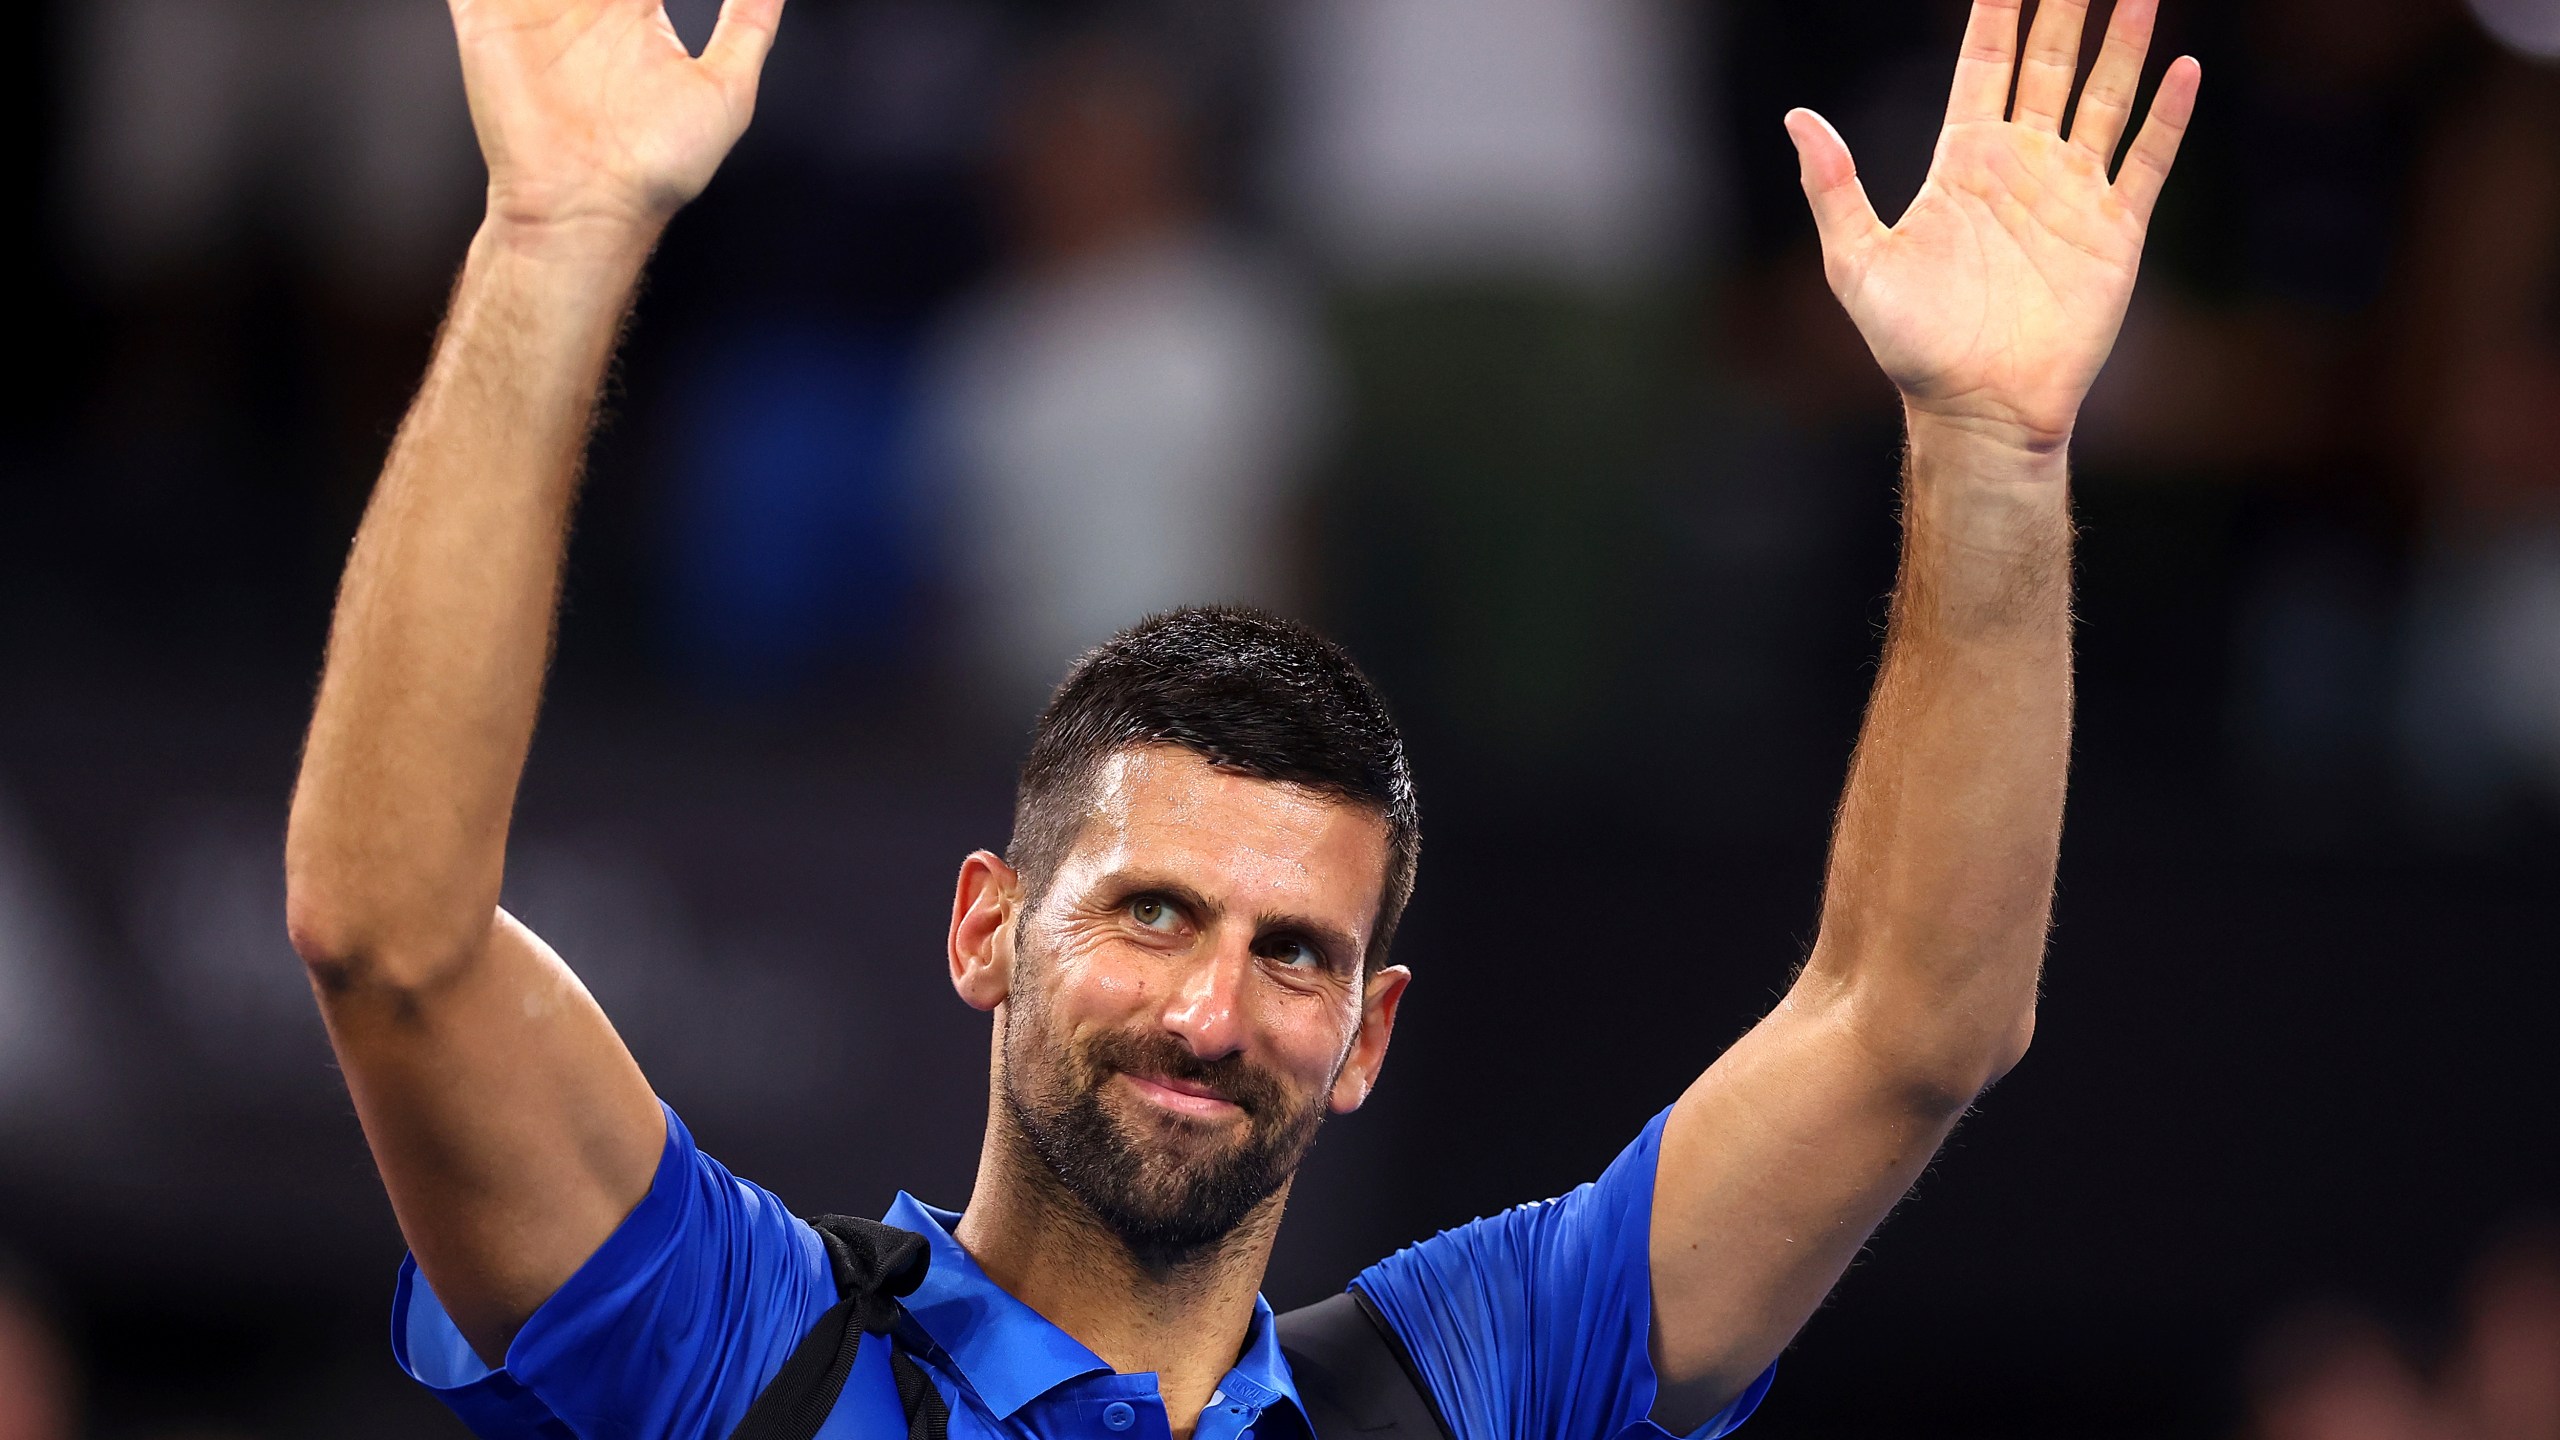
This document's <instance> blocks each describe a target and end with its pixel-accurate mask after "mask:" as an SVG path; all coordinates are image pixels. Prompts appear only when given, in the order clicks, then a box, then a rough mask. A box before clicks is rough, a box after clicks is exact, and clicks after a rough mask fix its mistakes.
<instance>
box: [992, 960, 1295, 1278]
mask: <svg viewBox="0 0 2560 1440" xmlns="http://www.w3.org/2000/svg"><path fill="white" fill-rule="evenodd" d="M1038 1024H1039V1021H1038V1019H1037V1018H1036V1017H1035V1015H1034V1014H1033V1012H1032V1010H1031V1009H1027V1008H1025V1007H1021V1006H1018V1005H1017V1006H1014V1007H1009V1008H1008V1009H1007V1011H1006V1014H1005V1054H1006V1060H1005V1067H1004V1087H1003V1096H1004V1105H1005V1109H1006V1111H1007V1112H1008V1113H1009V1114H1010V1115H1011V1117H1012V1120H1013V1128H1014V1130H1015V1131H1016V1132H1017V1133H1018V1134H1020V1135H1021V1136H1022V1138H1023V1140H1024V1141H1025V1142H1026V1143H1027V1144H1028V1145H1029V1146H1030V1148H1031V1152H1032V1154H1033V1156H1034V1157H1036V1158H1037V1159H1038V1161H1039V1163H1040V1165H1041V1167H1042V1168H1043V1169H1045V1170H1047V1171H1048V1172H1049V1174H1050V1175H1052V1176H1054V1177H1055V1178H1056V1179H1057V1182H1058V1184H1059V1185H1060V1187H1061V1188H1063V1189H1064V1190H1065V1191H1066V1193H1067V1195H1068V1196H1069V1197H1070V1198H1072V1199H1073V1200H1074V1201H1075V1202H1076V1203H1077V1204H1078V1205H1080V1206H1081V1207H1082V1208H1083V1209H1084V1210H1085V1211H1087V1212H1088V1213H1089V1214H1091V1215H1092V1216H1093V1218H1094V1219H1095V1220H1097V1221H1099V1222H1100V1223H1101V1225H1102V1227H1103V1228H1104V1229H1105V1230H1107V1231H1109V1232H1110V1233H1111V1234H1112V1235H1113V1236H1114V1237H1115V1238H1117V1239H1118V1240H1119V1242H1120V1243H1121V1245H1122V1246H1123V1247H1124V1248H1126V1249H1127V1250H1128V1252H1129V1257H1130V1258H1131V1259H1132V1260H1134V1261H1136V1262H1137V1263H1138V1265H1139V1266H1140V1267H1141V1268H1143V1269H1145V1270H1147V1271H1148V1272H1150V1273H1152V1274H1157V1275H1166V1274H1170V1273H1172V1272H1174V1271H1177V1270H1181V1269H1184V1268H1186V1267H1188V1266H1190V1265H1191V1264H1193V1263H1195V1262H1197V1261H1199V1260H1201V1259H1203V1258H1205V1257H1206V1256H1207V1255H1209V1254H1210V1253H1212V1252H1213V1251H1215V1250H1216V1248H1217V1247H1218V1246H1219V1244H1220V1243H1221V1242H1223V1241H1225V1240H1226V1239H1227V1237H1228V1236H1230V1235H1232V1234H1234V1233H1235V1231H1236V1229H1237V1227H1239V1226H1241V1225H1243V1224H1244V1223H1245V1221H1246V1220H1248V1219H1249V1218H1251V1217H1252V1215H1253V1213H1254V1211H1255V1210H1256V1209H1257V1208H1258V1207H1259V1206H1261V1204H1262V1203H1263V1202H1264V1201H1266V1200H1268V1199H1270V1198H1271V1197H1272V1196H1273V1195H1274V1194H1276V1193H1278V1191H1279V1189H1280V1187H1281V1186H1283V1185H1285V1184H1287V1183H1288V1182H1289V1177H1290V1176H1291V1175H1294V1174H1295V1173H1297V1169H1298V1163H1299V1162H1300V1161H1301V1160H1303V1159H1304V1158H1305V1157H1306V1153H1307V1147H1308V1146H1309V1145H1311V1144H1313V1143H1314V1142H1315V1134H1316V1127H1317V1126H1318V1125H1319V1124H1321V1123H1322V1122H1323V1119H1324V1103H1323V1100H1322V1098H1321V1097H1319V1098H1318V1099H1317V1100H1316V1101H1315V1102H1313V1103H1310V1104H1305V1105H1298V1104H1293V1103H1292V1102H1291V1100H1290V1097H1289V1093H1288V1090H1287V1088H1286V1087H1285V1086H1283V1085H1282V1084H1281V1083H1280V1082H1279V1080H1278V1079H1276V1078H1275V1077H1273V1076H1271V1075H1269V1074H1267V1073H1265V1072H1263V1071H1262V1070H1259V1069H1256V1068H1255V1067H1253V1066H1252V1065H1249V1064H1247V1063H1246V1062H1245V1060H1244V1058H1243V1057H1242V1056H1238V1055H1230V1056H1226V1057H1224V1058H1222V1059H1218V1060H1212V1061H1202V1060H1200V1059H1198V1058H1197V1057H1195V1056H1193V1055H1192V1053H1191V1052H1190V1050H1189V1049H1187V1048H1186V1047H1185V1046H1184V1045H1183V1044H1182V1042H1181V1041H1180V1040H1177V1039H1175V1038H1174V1037H1173V1036H1171V1035H1167V1034H1165V1033H1163V1032H1161V1031H1154V1032H1148V1033H1143V1034H1132V1033H1127V1032H1118V1031H1115V1032H1111V1033H1107V1034H1103V1035H1100V1036H1097V1037H1095V1038H1094V1040H1093V1041H1092V1042H1091V1043H1090V1044H1089V1045H1088V1046H1087V1047H1086V1048H1085V1049H1084V1050H1083V1051H1081V1052H1068V1053H1059V1052H1057V1051H1055V1050H1052V1051H1051V1055H1050V1057H1049V1058H1051V1059H1052V1060H1053V1061H1054V1062H1055V1063H1054V1064H1053V1066H1052V1071H1053V1073H1052V1074H1051V1075H1050V1076H1049V1078H1050V1079H1052V1081H1053V1082H1054V1084H1056V1085H1058V1086H1061V1087H1063V1088H1064V1090H1065V1093H1064V1094H1063V1095H1042V1094H1038V1093H1034V1091H1033V1090H1032V1089H1031V1088H1029V1087H1027V1086H1026V1085H1025V1083H1024V1081H1025V1080H1026V1078H1028V1077H1026V1075H1025V1073H1024V1068H1023V1066H1022V1064H1021V1063H1020V1062H1022V1061H1023V1060H1025V1059H1028V1058H1029V1057H1028V1056H1027V1055H1025V1053H1024V1052H1023V1050H1022V1049H1021V1048H1020V1047H1018V1046H1017V1045H1016V1043H1015V1042H1016V1041H1017V1040H1018V1039H1019V1040H1026V1041H1028V1042H1029V1043H1030V1044H1032V1045H1036V1046H1046V1045H1050V1044H1052V1043H1053V1042H1051V1041H1050V1040H1049V1037H1047V1036H1045V1035H1041V1034H1038V1033H1036V1031H1034V1029H1033V1027H1036V1026H1037V1025H1038ZM1018 1028H1019V1030H1021V1031H1033V1033H1018ZM1122 1073H1125V1074H1130V1075H1136V1076H1141V1077H1144V1078H1148V1079H1174V1080H1184V1081H1189V1082H1191V1083H1194V1084H1199V1085H1205V1086H1208V1087H1209V1088H1211V1089H1213V1090H1215V1091H1216V1092H1217V1093H1218V1094H1220V1095H1221V1096H1224V1097H1225V1098H1226V1099H1228V1100H1230V1101H1233V1102H1234V1103H1235V1104H1236V1106H1237V1107H1238V1108H1239V1109H1241V1110H1243V1111H1244V1116H1245V1135H1244V1138H1243V1139H1242V1140H1241V1141H1240V1142H1237V1143H1235V1144H1233V1145H1232V1146H1231V1147H1229V1148H1226V1149H1223V1150H1219V1151H1215V1152H1212V1153H1208V1154H1202V1155H1196V1156H1186V1155H1184V1154H1182V1153H1180V1152H1181V1150H1183V1149H1185V1148H1188V1147H1186V1146H1184V1144H1183V1142H1184V1141H1185V1140H1195V1141H1205V1140H1206V1132H1207V1130H1208V1128H1209V1127H1207V1126H1203V1125H1199V1124H1196V1123H1194V1122H1191V1121H1188V1120H1185V1119H1183V1118H1182V1117H1180V1116H1172V1115H1167V1116H1161V1117H1156V1116H1150V1117H1148V1119H1147V1120H1146V1121H1145V1122H1144V1123H1146V1124H1148V1125H1150V1126H1151V1127H1154V1128H1156V1129H1158V1130H1159V1131H1160V1132H1161V1134H1162V1139H1161V1140H1159V1141H1158V1142H1157V1143H1155V1144H1149V1143H1147V1141H1146V1139H1145V1138H1144V1137H1139V1136H1133V1135H1131V1134H1129V1133H1128V1131H1127V1129H1126V1128H1125V1127H1124V1125H1123V1123H1122V1122H1121V1121H1119V1120H1117V1119H1115V1118H1114V1117H1113V1116H1112V1114H1111V1112H1110V1111H1109V1110H1108V1109H1106V1108H1105V1107H1104V1105H1103V1101H1102V1089H1103V1086H1104V1085H1106V1084H1108V1083H1109V1082H1110V1080H1111V1077H1112V1076H1113V1075H1115V1074H1122ZM1186 1132H1187V1133H1186Z"/></svg>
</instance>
